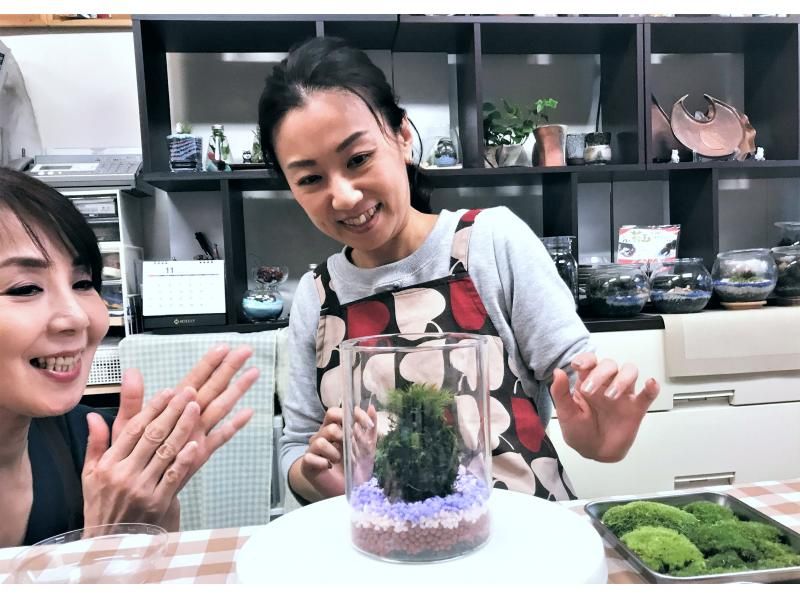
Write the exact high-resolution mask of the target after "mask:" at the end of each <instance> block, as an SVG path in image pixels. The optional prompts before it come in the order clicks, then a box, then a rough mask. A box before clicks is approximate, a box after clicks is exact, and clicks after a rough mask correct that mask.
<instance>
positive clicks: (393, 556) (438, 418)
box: [340, 333, 491, 562]
mask: <svg viewBox="0 0 800 598" xmlns="http://www.w3.org/2000/svg"><path fill="white" fill-rule="evenodd" d="M340 350H341V359H342V368H343V372H344V373H343V382H344V388H345V392H344V463H345V480H346V482H345V487H346V491H347V500H348V503H349V505H350V521H351V525H350V528H351V534H352V541H353V545H354V546H355V547H356V548H357V549H358V550H360V551H362V552H365V553H367V554H370V555H372V556H376V557H379V558H381V559H384V560H388V561H399V562H430V561H441V560H447V559H452V558H455V557H458V556H461V555H464V554H467V553H469V552H471V551H473V550H475V549H477V548H479V547H480V546H482V545H483V544H485V543H486V541H487V540H488V539H489V532H490V516H489V505H488V501H489V495H490V491H491V456H490V451H489V420H488V417H487V409H488V399H489V396H488V388H489V381H488V378H487V359H488V357H487V340H486V339H485V338H484V337H482V336H478V335H471V334H447V333H444V334H402V335H393V334H392V335H380V336H371V337H361V338H356V339H352V340H348V341H344V342H343V343H342V344H341V347H340Z"/></svg>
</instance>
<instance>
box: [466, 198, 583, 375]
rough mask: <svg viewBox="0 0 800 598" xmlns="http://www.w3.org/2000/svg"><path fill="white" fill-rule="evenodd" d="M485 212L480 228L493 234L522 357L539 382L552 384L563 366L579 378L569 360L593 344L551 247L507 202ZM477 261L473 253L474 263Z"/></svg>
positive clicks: (503, 289)
mask: <svg viewBox="0 0 800 598" xmlns="http://www.w3.org/2000/svg"><path fill="white" fill-rule="evenodd" d="M484 215H485V216H489V218H486V221H485V222H484V223H483V227H481V228H484V227H486V228H488V233H489V236H490V237H491V244H492V250H493V252H494V260H493V261H494V263H495V264H496V267H497V276H498V281H499V285H500V290H499V292H500V294H501V296H502V304H503V305H502V307H503V309H504V310H507V317H508V321H509V324H510V326H511V330H512V334H513V337H514V340H515V342H516V345H517V348H518V350H519V353H520V356H521V358H522V360H523V361H524V362H525V364H526V365H527V367H528V368H529V369H530V370H531V371H532V372H533V375H534V377H535V378H536V380H538V381H540V382H545V384H549V382H550V381H551V379H552V376H553V370H554V369H555V368H563V369H565V370H566V371H567V373H568V374H570V380H571V382H572V383H574V375H573V374H572V371H571V369H570V368H569V364H570V362H571V360H572V358H573V357H574V356H575V355H577V354H578V353H581V352H583V351H589V350H591V348H590V346H589V332H588V330H587V329H586V326H584V324H583V322H582V321H581V319H580V317H579V316H578V314H577V313H576V311H575V303H574V299H573V297H572V293H571V292H570V290H569V288H568V287H567V285H566V284H564V282H563V281H562V280H561V278H560V277H559V275H558V272H557V270H556V267H555V264H553V260H552V259H551V258H550V255H549V254H548V252H547V249H545V247H544V245H543V244H542V242H541V241H540V240H539V238H538V237H537V236H536V234H535V233H534V232H533V231H532V230H531V228H530V227H529V226H528V225H527V224H526V223H525V222H524V221H523V220H521V219H520V218H519V217H518V216H516V215H515V214H514V213H513V212H511V210H509V209H508V208H506V207H499V208H495V209H493V210H490V211H486V213H485V214H481V217H482V216H484ZM481 217H478V219H477V220H476V221H475V226H476V227H477V226H478V225H479V222H480V221H481ZM486 228H484V230H486ZM482 236H485V235H482ZM470 251H472V248H470ZM472 262H473V257H472V256H470V268H472Z"/></svg>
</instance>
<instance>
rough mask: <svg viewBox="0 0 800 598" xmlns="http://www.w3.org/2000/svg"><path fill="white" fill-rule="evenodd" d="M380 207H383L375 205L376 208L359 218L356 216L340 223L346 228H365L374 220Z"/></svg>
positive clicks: (370, 209)
mask: <svg viewBox="0 0 800 598" xmlns="http://www.w3.org/2000/svg"><path fill="white" fill-rule="evenodd" d="M380 207H381V204H375V205H374V206H372V207H371V208H369V209H368V210H366V211H364V212H362V213H361V214H359V215H358V216H354V217H352V218H345V219H343V220H341V221H340V222H341V223H342V224H344V225H345V226H352V227H359V226H363V225H365V224H366V223H367V222H369V221H370V220H372V218H373V217H374V216H375V214H376V213H377V212H378V210H379V209H380Z"/></svg>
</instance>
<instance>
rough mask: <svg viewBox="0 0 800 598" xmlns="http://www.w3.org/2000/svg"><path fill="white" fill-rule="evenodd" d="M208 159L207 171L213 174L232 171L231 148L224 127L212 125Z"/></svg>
mask: <svg viewBox="0 0 800 598" xmlns="http://www.w3.org/2000/svg"><path fill="white" fill-rule="evenodd" d="M206 158H207V160H206V170H210V171H212V172H213V171H229V170H231V167H230V161H231V148H230V146H229V145H228V138H227V137H225V127H224V126H223V125H211V137H209V139H208V150H207V151H206Z"/></svg>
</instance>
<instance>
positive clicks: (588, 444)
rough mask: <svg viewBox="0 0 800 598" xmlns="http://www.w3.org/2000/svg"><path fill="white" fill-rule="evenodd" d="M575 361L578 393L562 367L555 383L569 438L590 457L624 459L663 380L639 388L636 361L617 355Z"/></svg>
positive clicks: (561, 423) (553, 393)
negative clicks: (621, 360) (620, 362)
mask: <svg viewBox="0 0 800 598" xmlns="http://www.w3.org/2000/svg"><path fill="white" fill-rule="evenodd" d="M571 366H572V368H573V369H574V370H575V372H576V373H577V374H578V381H577V383H576V384H575V390H574V392H573V393H570V388H569V378H568V377H567V374H566V372H564V371H563V370H561V369H556V371H555V373H554V374H553V383H552V385H551V387H550V394H551V396H552V397H553V404H554V405H555V408H556V411H557V413H558V422H559V426H560V427H561V431H562V433H563V435H564V440H565V441H566V442H567V444H569V445H570V446H571V447H572V448H574V449H575V450H576V451H578V452H579V453H580V454H581V455H583V456H584V457H587V458H590V459H595V460H597V461H604V462H614V461H619V460H620V459H622V458H623V457H624V456H625V455H626V454H627V452H628V449H630V447H631V445H632V444H633V441H634V439H635V438H636V432H637V431H638V430H639V425H640V424H641V422H642V418H643V417H644V415H645V413H647V410H648V408H649V407H650V405H651V404H652V402H653V401H654V400H655V399H656V397H657V396H658V392H659V386H658V383H657V382H656V381H655V380H654V379H653V378H650V379H648V380H647V381H646V382H645V384H644V387H643V388H642V389H641V391H639V392H638V393H637V392H636V389H635V386H636V380H637V378H638V375H639V371H638V369H637V368H636V366H635V365H632V364H629V363H626V364H624V365H623V366H622V367H618V366H617V363H616V362H615V361H613V360H612V359H603V360H601V361H600V362H599V363H598V361H597V357H596V356H595V355H594V353H581V354H580V355H578V356H577V357H575V359H573V361H572V364H571Z"/></svg>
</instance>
